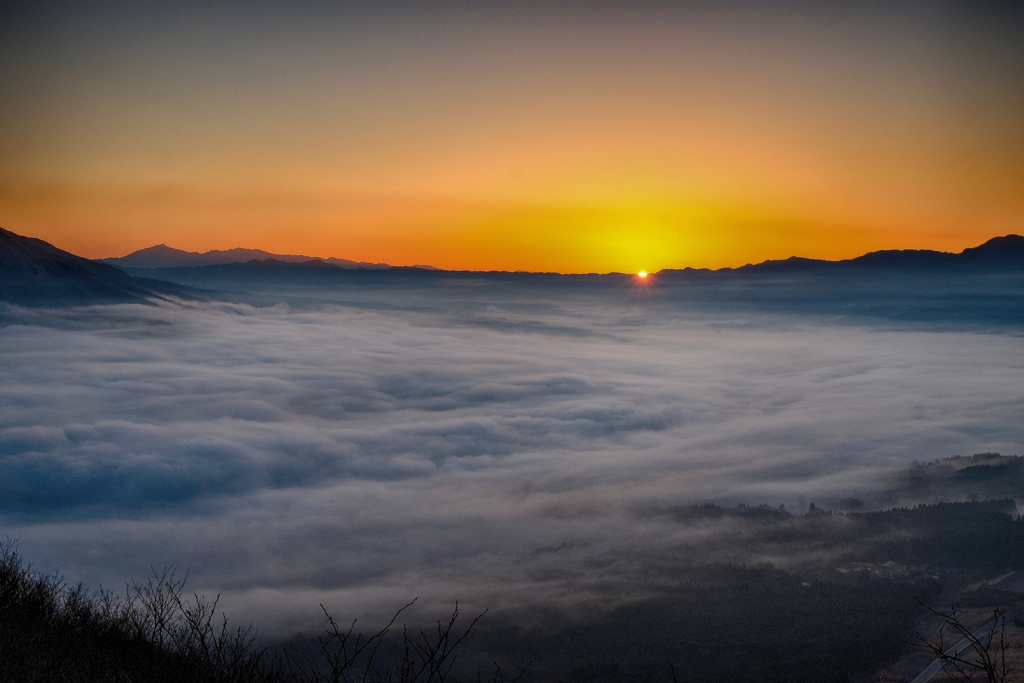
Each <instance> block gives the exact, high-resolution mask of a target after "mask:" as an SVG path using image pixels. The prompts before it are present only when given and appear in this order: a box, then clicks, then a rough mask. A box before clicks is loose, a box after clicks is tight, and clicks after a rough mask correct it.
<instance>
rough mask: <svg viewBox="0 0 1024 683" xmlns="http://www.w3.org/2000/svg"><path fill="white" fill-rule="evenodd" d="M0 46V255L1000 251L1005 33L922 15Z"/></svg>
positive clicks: (1007, 93) (610, 14)
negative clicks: (154, 248)
mask: <svg viewBox="0 0 1024 683" xmlns="http://www.w3.org/2000/svg"><path fill="white" fill-rule="evenodd" d="M374 7H375V8H374V9H370V8H363V9H344V8H343V9H337V8H334V9H329V8H326V7H318V6H304V9H302V10H299V11H286V10H284V9H278V10H275V9H273V8H271V9H266V8H264V9H263V10H259V11H255V10H249V9H244V8H241V7H238V8H235V7H232V6H231V5H230V4H228V5H225V6H223V7H221V8H219V9H217V10H204V11H203V12H202V13H200V12H199V11H198V10H194V11H192V10H190V11H184V10H182V11H177V10H175V11H171V10H159V11H158V10H155V9H152V8H150V9H147V10H132V11H129V10H125V9H124V8H120V9H117V10H104V9H102V8H101V9H95V8H93V9H90V10H84V9H81V8H77V7H76V6H75V5H73V4H70V5H68V6H67V7H65V8H63V9H60V10H54V11H49V12H40V13H35V14H34V13H32V10H25V11H23V13H21V14H13V13H12V14H11V15H10V16H7V17H5V21H0V24H2V25H4V26H5V28H3V29H2V31H3V33H2V35H0V39H2V43H3V47H0V61H3V63H4V64H5V65H9V66H10V68H5V69H3V70H0V91H2V92H5V93H10V94H11V96H10V97H6V96H5V100H6V101H5V104H4V105H3V107H0V226H2V227H5V228H7V229H10V230H13V231H15V232H18V233H21V234H27V235H32V236H37V237H41V238H43V239H46V240H48V241H51V242H53V243H55V244H56V245H57V246H60V247H62V248H65V249H68V250H70V251H73V252H75V253H78V254H82V255H85V256H90V257H104V256H115V255H123V254H126V253H128V252H130V251H133V250H135V249H139V248H143V247H147V246H151V245H153V244H157V243H166V244H168V245H170V246H174V247H178V248H182V249H188V250H195V251H206V250H209V249H225V248H231V247H236V246H242V247H249V248H262V249H266V250H269V251H274V252H280V253H303V254H310V255H318V256H337V257H342V258H349V259H356V260H365V261H375V262H376V261H385V262H389V263H393V264H413V263H426V264H432V265H435V266H439V267H446V268H472V269H509V270H516V269H526V270H557V271H562V272H579V271H584V272H587V271H601V272H604V271H610V270H622V271H635V270H639V269H641V268H643V269H646V270H652V271H653V270H658V269H660V268H666V267H682V266H687V265H692V266H712V267H717V266H724V265H739V264H742V263H746V262H749V261H759V260H763V259H766V258H781V257H786V256H790V255H793V254H800V255H804V256H815V257H824V258H842V257H848V256H854V255H857V254H860V253H863V252H865V251H869V250H872V249H879V248H937V249H945V250H960V249H962V248H964V247H967V246H972V245H975V244H978V243H980V242H982V241H984V240H986V239H988V238H990V237H993V236H995V235H1000V234H1006V233H1009V232H1018V233H1022V232H1024V125H1021V121H1024V87H1021V83H1024V32H1022V30H1021V27H1022V26H1024V22H1022V21H1021V20H1020V19H1021V17H1020V13H1019V12H1015V11H1012V10H1007V12H1009V14H1006V13H1002V14H1000V13H997V12H994V11H993V12H990V13H985V12H982V11H980V10H977V9H976V8H975V9H970V8H969V7H968V6H965V7H964V8H961V9H960V10H955V9H950V7H952V6H943V7H944V9H943V8H940V7H939V4H938V3H932V4H925V5H922V4H907V5H901V4H899V3H895V4H887V5H886V6H884V7H881V6H875V5H869V4H867V3H857V4H848V5H841V4H840V5H835V6H833V7H832V8H831V9H829V10H822V9H816V10H811V9H808V8H806V7H804V8H796V7H795V6H794V5H792V4H786V3H744V4H741V3H732V4H730V3H721V4H719V5H715V7H716V9H715V10H713V11H712V10H699V9H697V8H696V6H693V7H691V6H688V5H675V4H674V5H672V7H666V6H663V5H660V4H656V3H651V4H647V5H640V6H637V5H631V6H630V8H629V9H626V8H623V7H616V6H615V5H614V4H611V3H608V4H590V5H586V6H583V5H580V4H574V3H564V4H562V5H558V6H556V7H555V8H554V9H551V8H550V7H548V6H544V7H541V6H540V5H530V4H525V3H524V4H514V3H513V4H503V5H498V4H494V5H489V4H480V3H476V4H467V5H461V4H458V3H450V4H444V5H437V6H435V9H433V10H429V11H428V10H424V9H422V7H420V6H419V5H417V4H411V3H410V4H402V3H386V4H381V5H376V6H374Z"/></svg>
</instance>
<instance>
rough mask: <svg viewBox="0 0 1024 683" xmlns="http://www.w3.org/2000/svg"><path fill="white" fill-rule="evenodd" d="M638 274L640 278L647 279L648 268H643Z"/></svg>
mask: <svg viewBox="0 0 1024 683" xmlns="http://www.w3.org/2000/svg"><path fill="white" fill-rule="evenodd" d="M636 276H637V277H638V278H640V279H641V280H646V279H647V271H646V270H641V271H640V272H639V273H637V274H636Z"/></svg>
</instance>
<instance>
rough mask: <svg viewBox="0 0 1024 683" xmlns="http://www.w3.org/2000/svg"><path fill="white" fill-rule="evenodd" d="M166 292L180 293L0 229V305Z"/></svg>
mask: <svg viewBox="0 0 1024 683" xmlns="http://www.w3.org/2000/svg"><path fill="white" fill-rule="evenodd" d="M168 288H170V289H171V290H176V289H179V290H180V289H181V288H180V287H176V286H174V285H170V284H169V283H159V282H154V281H149V280H142V279H139V278H135V277H132V276H131V275H129V274H127V273H125V272H124V271H122V270H119V269H118V268H115V267H114V266H110V265H107V264H105V263H99V262H96V261H91V260H89V259H86V258H82V257H80V256H75V255H74V254H72V253H70V252H67V251H64V250H62V249H58V248H57V247H55V246H53V245H52V244H50V243H48V242H44V241H43V240H41V239H36V238H34V237H23V236H21V235H18V234H16V233H13V232H11V231H9V230H5V229H3V228H0V301H4V302H7V303H13V304H18V305H22V306H54V305H56V306H68V305H89V304H106V303H150V299H152V298H153V297H160V296H161V295H162V294H163V293H166V292H167V291H168Z"/></svg>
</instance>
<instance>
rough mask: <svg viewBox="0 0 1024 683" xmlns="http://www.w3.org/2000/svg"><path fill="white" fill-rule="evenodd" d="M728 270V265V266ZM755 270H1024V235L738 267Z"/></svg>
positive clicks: (908, 271) (794, 259)
mask: <svg viewBox="0 0 1024 683" xmlns="http://www.w3.org/2000/svg"><path fill="white" fill-rule="evenodd" d="M725 270H728V269H725ZM735 270H737V271H748V272H751V271H756V272H769V271H774V272H807V271H823V272H828V271H836V272H838V271H846V272H852V271H872V270H875V271H877V270H884V271H902V272H907V273H911V272H930V271H931V272H937V271H947V272H980V271H986V270H987V271H1012V270H1024V237H1021V236H1020V235H1006V236H1004V237H994V238H992V239H990V240H988V241H987V242H985V243H984V244H981V245H979V246H977V247H971V248H968V249H964V250H963V251H962V252H960V253H959V254H953V253H949V252H945V251H932V250H930V249H886V250H883V251H872V252H869V253H867V254H864V255H863V256H857V257H856V258H852V259H845V260H843V261H824V260H819V259H805V258H799V257H796V256H793V257H791V258H788V259H785V260H782V261H765V262H763V263H757V264H748V265H745V266H742V267H740V268H737V269H735Z"/></svg>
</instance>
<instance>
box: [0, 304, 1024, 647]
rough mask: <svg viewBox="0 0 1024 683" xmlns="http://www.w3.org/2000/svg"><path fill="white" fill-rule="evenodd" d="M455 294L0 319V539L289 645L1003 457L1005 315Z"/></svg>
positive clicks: (1010, 353)
mask: <svg viewBox="0 0 1024 683" xmlns="http://www.w3.org/2000/svg"><path fill="white" fill-rule="evenodd" d="M453 291H454V290H453ZM456 293H457V294H458V296H455V295H454V294H452V292H451V291H449V292H448V293H447V294H446V295H444V296H441V295H440V294H438V295H437V296H436V297H434V299H433V300H432V299H431V294H430V293H429V292H427V293H424V294H422V295H421V294H416V295H415V296H413V297H412V299H415V300H416V301H418V302H419V304H421V305H418V306H404V307H396V308H394V309H387V308H382V307H380V306H379V305H376V304H375V305H374V306H368V305H364V306H355V305H337V304H334V305H330V304H325V305H285V304H278V305H275V306H266V307H254V306H251V305H246V304H239V303H224V302H205V303H165V304H161V305H159V306H141V305H120V306H105V307H91V308H81V309H68V310H64V311H29V310H24V309H17V308H12V307H9V308H5V309H3V310H2V311H0V359H2V363H0V536H3V535H7V536H10V537H13V538H17V539H19V541H20V548H21V551H22V553H23V554H24V555H25V556H27V557H28V558H30V559H31V560H32V561H33V562H34V563H35V565H36V566H37V567H38V568H40V569H43V570H46V571H50V570H54V569H59V570H61V571H62V572H63V573H65V574H66V575H68V576H69V577H71V578H73V579H75V580H84V581H86V582H88V583H90V584H92V585H97V584H102V585H104V586H106V587H110V588H115V589H117V588H119V587H121V586H123V585H124V582H125V581H126V580H128V579H131V578H144V577H145V576H146V575H147V574H148V573H149V572H150V569H151V567H157V568H161V567H164V566H165V565H169V564H174V565H176V566H177V567H179V568H182V569H184V568H188V569H189V570H190V572H191V573H190V586H191V587H192V588H193V589H194V590H196V591H199V592H205V593H208V594H214V593H221V594H222V595H223V602H222V604H223V605H224V606H225V608H226V609H227V611H228V613H229V614H230V615H232V616H233V617H235V618H238V619H241V620H243V621H247V620H249V619H252V620H255V621H256V622H257V623H258V624H259V625H260V627H261V629H262V630H263V631H264V633H269V634H275V633H278V634H285V633H288V632H291V631H294V630H297V629H300V628H303V629H306V628H310V627H311V626H313V625H316V624H318V620H319V618H320V617H319V613H318V610H319V608H318V607H317V605H318V603H324V604H325V605H328V606H330V608H331V610H332V612H335V613H337V614H342V615H353V616H360V615H366V614H378V613H380V614H383V613H387V612H390V611H392V610H393V608H395V607H397V606H400V605H401V604H404V603H405V602H406V601H408V599H411V598H413V597H417V596H418V597H420V599H421V602H423V603H425V604H426V605H428V606H430V605H445V604H447V605H450V603H451V601H452V600H455V599H458V600H460V601H462V602H463V604H466V603H468V604H469V606H472V607H474V608H476V607H481V608H482V607H499V608H500V607H502V606H509V605H515V604H518V603H524V604H525V603H531V602H534V603H535V602H537V601H542V602H544V601H548V602H550V601H554V600H561V601H565V602H572V601H574V600H575V601H581V602H586V601H587V600H589V599H596V597H600V596H601V595H603V594H605V595H606V594H607V593H608V590H609V589H608V585H609V584H608V583H607V578H608V577H609V576H611V575H613V574H614V573H615V571H616V569H615V566H616V562H618V561H620V559H621V558H622V557H625V556H626V555H624V554H625V553H630V555H629V557H630V558H632V559H631V560H630V562H633V563H634V565H635V562H636V560H635V558H636V557H638V556H642V554H643V553H644V552H657V551H658V550H659V549H662V548H666V547H670V546H673V545H675V544H679V543H680V542H682V541H684V540H685V538H686V537H687V535H688V534H693V533H695V532H694V530H693V529H690V528H687V527H685V526H683V525H680V524H679V523H677V522H673V521H672V520H670V519H666V518H664V517H658V516H653V517H652V516H650V515H644V514H640V511H642V510H644V509H646V508H649V507H650V506H652V505H653V506H657V505H675V504H689V503H705V502H715V503H719V504H734V503H736V502H745V503H750V504H759V503H768V504H771V505H778V504H782V503H784V504H785V505H786V506H787V508H790V509H793V510H797V511H799V510H805V509H806V506H807V504H808V503H809V502H812V501H814V500H819V501H821V500H828V499H836V498H838V497H841V496H845V495H865V494H870V492H871V491H872V490H875V489H877V488H878V487H879V486H882V485H883V484H881V483H880V481H881V479H882V478H884V475H885V473H886V472H890V471H892V470H893V469H899V468H905V467H907V466H908V465H909V464H910V463H911V462H912V461H914V460H915V459H916V460H931V459H935V458H940V457H948V456H952V455H956V454H963V455H969V454H972V453H977V452H985V451H999V452H1002V453H1004V454H1014V453H1021V452H1022V450H1024V449H1022V448H1021V445H1022V443H1024V338H1022V337H1021V336H1020V335H1019V334H1018V333H1016V332H1014V331H1003V332H987V333H982V332H976V331H966V330H960V331H958V330H951V329H944V330H942V331H936V330H927V329H917V330H915V329H910V328H903V329H898V328H893V327H884V326H872V325H868V324H859V325H852V324H845V325H839V324H832V323H828V322H825V321H822V320H812V319H800V318H795V317H790V318H787V317H784V316H771V315H758V316H753V315H751V316H746V317H744V316H737V315H729V316H726V315H721V316H715V315H710V314H701V315H697V314H688V313H686V312H684V311H681V310H680V311H676V312H674V313H666V309H665V308H664V307H660V308H659V307H656V306H653V305H652V306H650V307H647V306H646V305H645V303H644V301H643V300H642V298H640V299H637V298H629V297H625V298H623V297H619V298H614V297H613V298H609V299H607V300H604V299H602V298H601V297H599V296H598V297H595V296H591V295H588V296H574V295H571V293H570V294H559V293H558V292H554V291H549V292H538V291H532V290H531V291H529V292H526V291H525V290H524V292H523V293H522V294H521V295H517V294H516V293H514V292H512V293H510V292H508V291H503V292H502V293H501V294H500V296H499V295H495V296H494V297H493V298H492V299H488V298H487V296H486V295H485V294H484V293H481V292H468V293H466V292H463V291H462V290H458V292H456ZM446 297H447V298H446ZM460 297H462V299H465V300H467V301H469V300H471V303H472V305H471V306H470V305H461V304H457V303H453V302H455V301H456V300H457V299H458V300H460V301H461V300H462V299H460ZM410 300H411V299H410ZM438 302H440V303H438ZM638 553H639V554H640V555H637V554H638ZM634 568H635V567H634ZM602 591H604V593H602Z"/></svg>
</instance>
